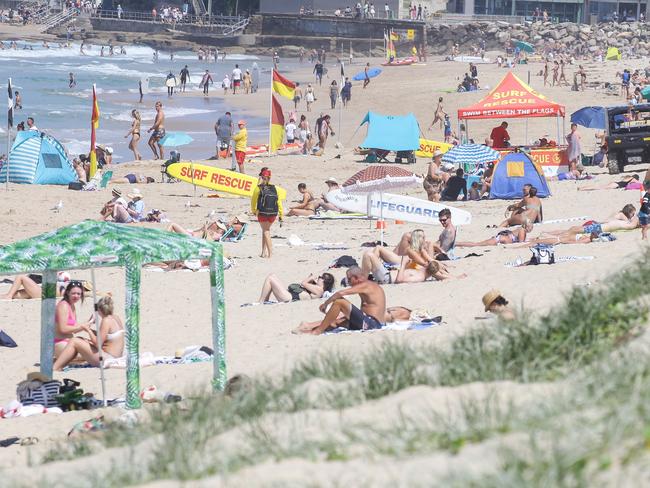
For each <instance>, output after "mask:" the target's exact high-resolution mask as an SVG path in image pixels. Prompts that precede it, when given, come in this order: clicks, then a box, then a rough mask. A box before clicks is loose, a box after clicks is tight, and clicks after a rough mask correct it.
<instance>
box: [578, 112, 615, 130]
mask: <svg viewBox="0 0 650 488" xmlns="http://www.w3.org/2000/svg"><path fill="white" fill-rule="evenodd" d="M571 122H572V123H573V124H578V125H581V126H582V127H587V128H588V129H606V128H607V116H606V115H605V107H583V108H581V109H580V110H576V111H575V112H573V113H572V114H571Z"/></svg>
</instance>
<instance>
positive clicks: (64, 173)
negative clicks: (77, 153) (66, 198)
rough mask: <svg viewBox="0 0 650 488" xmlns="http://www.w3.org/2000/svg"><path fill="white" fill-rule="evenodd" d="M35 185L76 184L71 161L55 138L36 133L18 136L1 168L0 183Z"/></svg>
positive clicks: (24, 132)
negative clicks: (6, 162)
mask: <svg viewBox="0 0 650 488" xmlns="http://www.w3.org/2000/svg"><path fill="white" fill-rule="evenodd" d="M7 168H8V169H9V181H10V182H11V183H25V184H34V185H67V184H68V183H72V182H73V181H77V173H76V172H75V170H74V168H73V166H72V162H71V161H70V158H68V155H67V154H66V152H65V149H64V147H63V145H61V143H60V142H59V141H57V140H56V139H55V138H54V137H52V136H48V135H45V134H44V133H42V132H37V131H31V130H28V131H19V132H18V133H17V134H16V139H15V140H14V143H13V145H12V146H11V150H10V152H9V161H8V164H7V165H3V166H2V168H1V169H0V181H2V182H5V181H7Z"/></svg>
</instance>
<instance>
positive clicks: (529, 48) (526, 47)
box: [515, 41, 535, 53]
mask: <svg viewBox="0 0 650 488" xmlns="http://www.w3.org/2000/svg"><path fill="white" fill-rule="evenodd" d="M515 47H518V48H519V49H521V50H522V51H524V52H527V53H534V52H535V47H534V46H533V45H532V44H530V43H529V42H525V41H515Z"/></svg>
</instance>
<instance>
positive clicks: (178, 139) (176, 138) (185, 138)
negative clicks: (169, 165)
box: [160, 132, 194, 147]
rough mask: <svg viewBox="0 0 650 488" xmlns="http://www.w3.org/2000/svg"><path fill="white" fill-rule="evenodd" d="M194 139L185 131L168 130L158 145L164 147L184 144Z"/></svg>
mask: <svg viewBox="0 0 650 488" xmlns="http://www.w3.org/2000/svg"><path fill="white" fill-rule="evenodd" d="M192 141H194V139H192V137H191V136H190V135H189V134H186V133H185V132H168V133H167V134H166V135H165V137H163V138H162V139H160V145H161V146H166V147H178V146H185V145H187V144H189V143H190V142H192Z"/></svg>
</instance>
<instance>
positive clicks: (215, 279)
mask: <svg viewBox="0 0 650 488" xmlns="http://www.w3.org/2000/svg"><path fill="white" fill-rule="evenodd" d="M197 258H203V259H209V262H210V293H211V301H212V336H213V349H214V372H213V384H214V386H215V388H216V389H219V390H223V388H224V387H225V384H226V355H225V343H226V333H225V328H226V312H225V302H224V279H223V249H222V247H221V244H218V243H215V242H209V241H206V240H203V239H197V238H194V237H190V236H186V235H184V234H175V233H171V232H166V231H163V230H159V229H153V228H147V227H141V226H134V225H128V224H115V223H111V222H98V221H94V220H85V221H83V222H80V223H78V224H74V225H71V226H68V227H62V228H60V229H57V230H54V231H51V232H47V233H45V234H41V235H38V236H35V237H32V238H29V239H25V240H22V241H18V242H15V243H13V244H8V245H6V246H1V247H0V275H3V274H26V273H34V272H42V273H43V283H42V298H43V301H42V304H41V361H40V365H41V373H43V374H45V375H46V376H50V377H51V376H52V358H53V355H54V311H55V307H56V273H57V272H58V271H63V270H72V269H94V268H100V267H123V268H125V271H126V273H125V274H126V300H125V302H126V321H125V329H126V379H127V391H126V405H127V407H128V408H138V407H140V404H141V401H140V396H139V393H140V363H139V344H140V274H141V269H142V266H143V265H145V264H149V263H156V262H160V261H175V260H187V259H197Z"/></svg>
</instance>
